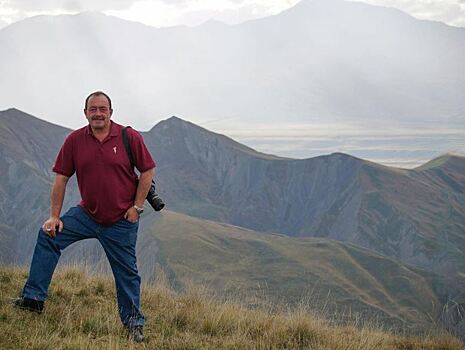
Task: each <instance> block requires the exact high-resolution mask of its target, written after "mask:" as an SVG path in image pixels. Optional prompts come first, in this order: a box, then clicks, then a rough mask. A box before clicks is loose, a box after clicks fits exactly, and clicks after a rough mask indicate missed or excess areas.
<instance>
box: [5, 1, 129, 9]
mask: <svg viewBox="0 0 465 350" xmlns="http://www.w3.org/2000/svg"><path fill="white" fill-rule="evenodd" d="M135 2H137V0H98V1H94V0H40V1H37V0H4V1H2V5H3V7H7V8H11V9H16V10H17V11H19V12H47V11H56V10H63V11H67V12H74V11H76V12H80V11H106V10H122V9H125V8H129V7H131V5H132V4H133V3H135Z"/></svg>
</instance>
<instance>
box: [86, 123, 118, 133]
mask: <svg viewBox="0 0 465 350" xmlns="http://www.w3.org/2000/svg"><path fill="white" fill-rule="evenodd" d="M119 133H120V127H119V125H118V124H116V123H114V122H113V120H110V133H109V134H108V136H111V137H114V136H118V135H119ZM86 134H88V135H94V133H93V132H92V128H91V127H90V124H89V125H87V127H86Z"/></svg>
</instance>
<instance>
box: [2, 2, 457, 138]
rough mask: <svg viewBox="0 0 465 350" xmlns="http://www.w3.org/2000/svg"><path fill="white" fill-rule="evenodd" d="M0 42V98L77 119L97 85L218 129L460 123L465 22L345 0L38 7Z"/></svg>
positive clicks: (140, 111) (129, 110)
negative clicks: (283, 4) (269, 9)
mask: <svg viewBox="0 0 465 350" xmlns="http://www.w3.org/2000/svg"><path fill="white" fill-rule="evenodd" d="M0 48H1V50H2V55H1V56H0V76H1V77H2V78H1V80H0V96H2V98H1V101H0V108H9V107H10V106H16V107H18V108H20V109H22V110H25V111H29V112H32V113H33V114H34V115H38V116H47V119H48V120H51V121H53V122H55V123H58V124H61V125H68V126H72V127H77V126H79V124H80V121H79V120H76V119H72V118H71V119H70V118H68V117H67V116H68V115H73V114H74V112H75V111H76V110H78V109H79V108H81V105H82V101H83V100H84V98H85V96H84V95H83V91H85V92H90V91H92V90H96V89H103V90H106V91H108V92H109V93H110V95H111V96H113V97H114V99H115V101H118V103H117V105H116V108H117V109H118V110H119V111H120V112H121V115H122V116H124V118H127V119H123V120H122V121H123V122H124V123H126V124H129V123H133V124H134V125H135V126H136V127H137V128H138V129H144V128H148V127H150V126H152V125H153V117H152V116H158V118H160V116H166V115H173V114H175V115H180V116H183V118H185V119H188V120H191V121H195V122H197V123H200V124H202V123H204V125H210V126H213V127H214V129H215V128H216V129H220V130H225V129H228V128H229V129H237V128H239V129H241V128H245V126H247V127H250V126H252V125H254V126H258V125H265V124H267V123H281V124H283V125H291V126H293V127H295V126H296V125H297V126H301V125H306V126H311V125H312V124H313V123H330V122H334V123H354V122H356V123H363V124H364V125H367V124H369V125H371V126H374V127H378V126H379V124H383V125H384V124H386V120H388V121H389V125H390V126H393V125H394V126H397V125H404V126H405V125H408V126H409V127H413V128H416V127H424V126H430V127H431V126H433V127H444V126H446V125H448V126H449V127H451V128H453V127H463V125H464V123H465V119H464V118H465V117H464V116H465V105H464V103H463V101H464V100H465V70H464V69H463V62H465V49H464V48H465V29H464V28H455V27H450V26H447V25H445V24H442V23H439V22H431V21H425V20H417V19H414V18H413V17H411V16H409V15H407V14H405V13H403V12H401V11H398V10H394V9H390V8H384V7H378V6H372V5H368V4H363V3H357V2H352V1H342V0H303V1H301V2H299V3H298V4H297V5H296V6H294V7H292V8H290V9H288V10H286V11H284V12H282V13H280V14H278V15H275V16H271V17H267V18H263V19H258V20H252V21H248V22H245V23H242V24H239V25H232V26H229V25H225V24H222V23H219V22H214V21H210V22H207V23H205V24H203V25H200V26H198V27H194V28H189V27H172V28H160V29H157V28H153V27H149V26H145V25H142V24H139V23H135V22H128V21H124V20H121V19H118V18H115V17H110V16H105V15H102V14H98V13H83V14H79V15H74V16H55V17H54V16H37V17H33V18H29V19H25V20H23V21H20V22H17V23H14V24H12V25H10V26H8V27H5V28H3V29H2V30H1V31H0ZM37 91H40V92H41V93H40V95H39V94H37ZM58 92H59V97H58V96H57V93H58ZM44 96H47V98H44ZM149 116H150V117H149ZM284 117H285V118H284Z"/></svg>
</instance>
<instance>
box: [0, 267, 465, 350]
mask: <svg viewBox="0 0 465 350" xmlns="http://www.w3.org/2000/svg"><path fill="white" fill-rule="evenodd" d="M26 277H27V274H26V273H25V272H24V271H23V270H18V269H12V268H0V349H36V350H40V349H43V350H45V349H102V348H103V349H138V348H146V349H173V350H174V349H183V350H186V349H322V350H324V349H328V350H329V349H331V350H338V349H341V350H342V349H344V350H351V349H353V350H355V349H357V350H372V349H373V350H375V349H376V350H383V349H386V350H387V349H398V350H416V349H422V350H423V349H426V350H459V349H464V348H465V344H463V343H462V342H460V341H459V340H458V339H456V338H454V337H452V336H451V335H448V334H441V335H435V336H429V337H426V338H405V337H400V336H395V335H392V334H388V333H385V332H382V331H380V330H377V329H374V328H373V327H372V328H370V327H367V326H364V327H361V328H360V327H355V326H352V327H350V326H345V327H342V326H339V327H337V326H331V325H329V323H328V322H326V321H325V320H323V319H322V318H318V317H315V316H314V315H312V314H311V313H309V311H308V309H307V308H305V307H301V308H299V309H298V310H294V311H292V312H269V311H266V310H249V309H246V308H244V307H242V306H240V305H238V304H235V303H233V302H222V303H218V302H214V301H212V299H211V298H209V297H207V296H206V295H207V294H206V293H203V292H201V291H198V290H197V291H196V290H192V291H190V292H187V293H185V294H176V293H174V292H173V291H172V290H171V289H170V288H168V287H167V286H166V283H163V281H157V282H156V283H155V284H154V285H153V286H145V288H144V289H143V293H142V304H143V310H144V312H145V315H146V318H147V323H146V327H145V334H146V342H145V343H143V344H134V343H132V342H130V341H128V340H127V339H126V336H125V333H124V331H123V329H122V327H121V325H120V321H119V318H118V314H117V307H116V303H115V291H114V285H113V280H112V279H111V278H109V277H100V276H88V275H87V274H86V273H85V272H84V271H81V270H79V269H78V268H64V269H61V270H59V271H57V273H56V275H55V276H54V279H53V283H52V285H51V288H50V298H49V300H48V301H47V303H46V311H45V312H44V313H43V314H42V315H36V314H31V313H29V312H26V311H20V310H16V309H14V308H13V307H12V306H11V300H10V299H11V298H13V297H15V296H16V295H17V294H18V293H19V291H20V289H21V287H22V285H23V283H24V281H25V279H26Z"/></svg>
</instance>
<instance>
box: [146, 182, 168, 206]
mask: <svg viewBox="0 0 465 350" xmlns="http://www.w3.org/2000/svg"><path fill="white" fill-rule="evenodd" d="M147 202H149V203H150V205H151V206H152V208H153V209H154V210H155V211H160V210H162V209H163V208H164V207H165V203H163V200H162V199H161V198H160V196H159V195H158V193H157V192H156V190H155V182H154V181H153V180H152V184H151V185H150V190H149V193H147Z"/></svg>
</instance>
